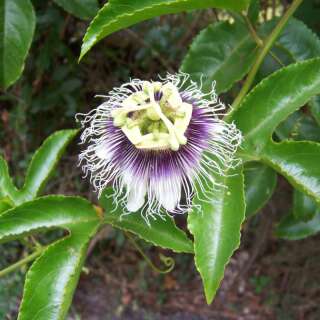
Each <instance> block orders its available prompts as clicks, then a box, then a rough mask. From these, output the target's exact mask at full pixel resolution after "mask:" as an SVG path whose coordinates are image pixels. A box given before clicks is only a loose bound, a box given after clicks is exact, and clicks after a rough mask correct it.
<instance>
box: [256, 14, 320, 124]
mask: <svg viewBox="0 0 320 320" xmlns="http://www.w3.org/2000/svg"><path fill="white" fill-rule="evenodd" d="M277 22H278V19H274V20H271V21H269V22H267V23H265V24H264V25H263V26H262V27H261V28H260V33H261V34H262V35H264V36H266V35H268V34H269V33H270V32H271V30H272V29H273V28H274V27H275V25H276V23H277ZM272 51H273V53H275V54H276V55H277V56H278V57H279V58H280V60H281V61H282V63H284V64H285V65H287V64H289V63H292V62H295V61H303V60H306V59H311V58H315V57H319V56H320V39H319V38H318V37H317V35H316V34H314V33H313V32H312V30H310V29H309V28H308V27H307V26H306V25H305V24H304V23H303V22H302V21H300V20H298V19H295V18H290V20H289V21H288V23H287V24H286V26H285V28H284V29H283V31H282V33H281V34H280V36H279V37H278V39H277V41H276V43H275V46H274V47H273V48H272ZM285 55H287V56H288V58H287V57H286V56H285ZM280 67H281V66H280V65H279V63H278V62H276V61H275V60H274V59H273V58H272V57H270V56H268V57H267V58H266V59H265V61H264V63H263V64H262V66H261V68H260V70H261V71H260V73H261V74H262V75H260V78H261V77H265V76H267V75H268V74H270V73H272V72H274V71H275V70H277V69H279V68H280ZM309 104H310V106H311V112H312V114H313V116H314V118H315V120H316V121H317V122H318V124H319V125H320V97H313V98H312V99H311V101H310V102H309Z"/></svg>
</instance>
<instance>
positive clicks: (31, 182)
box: [17, 130, 78, 204]
mask: <svg viewBox="0 0 320 320" xmlns="http://www.w3.org/2000/svg"><path fill="white" fill-rule="evenodd" d="M77 132H78V130H61V131H57V132H55V133H53V134H52V135H51V136H49V137H48V138H47V139H46V140H45V141H44V142H43V144H42V145H41V146H40V148H39V149H38V150H37V151H36V152H35V154H34V155H33V157H32V160H31V163H30V165H29V167H28V170H27V174H26V178H25V183H24V186H23V187H22V189H21V191H20V194H19V199H18V202H17V204H21V203H23V202H25V201H28V200H32V199H34V198H35V197H36V196H37V195H38V194H39V192H40V191H41V190H42V188H43V187H44V185H45V183H46V182H47V180H48V179H49V178H50V175H51V174H52V172H53V170H54V168H55V167H56V165H57V163H58V161H59V160H60V158H61V156H62V154H63V152H64V151H65V149H66V147H67V145H68V144H69V143H70V141H71V140H72V139H73V138H74V137H75V135H76V134H77Z"/></svg>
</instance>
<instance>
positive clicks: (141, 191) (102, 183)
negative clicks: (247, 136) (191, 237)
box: [77, 73, 241, 221]
mask: <svg viewBox="0 0 320 320" xmlns="http://www.w3.org/2000/svg"><path fill="white" fill-rule="evenodd" d="M102 97H103V98H104V99H105V101H104V102H103V103H102V104H101V105H100V106H99V107H97V108H96V109H94V110H92V111H91V112H89V113H88V114H78V115H77V119H80V121H81V125H82V127H83V128H84V131H83V133H82V135H81V143H83V144H86V148H85V149H84V150H83V151H82V152H81V154H80V156H79V160H80V163H81V165H82V169H83V171H84V173H85V175H89V176H90V181H91V183H92V184H93V186H94V188H95V189H96V190H97V191H98V192H99V196H100V195H101V193H102V191H103V190H104V189H105V188H106V187H107V186H108V185H112V186H113V189H114V201H115V202H116V204H117V205H121V206H122V207H123V210H124V213H130V212H136V211H138V210H141V213H142V215H143V217H144V218H145V219H146V220H147V221H148V219H149V218H150V217H152V218H155V217H156V216H163V214H166V213H171V214H175V213H185V212H187V211H188V210H189V209H190V208H191V206H192V199H193V197H194V196H198V193H199V192H198V191H200V190H201V193H202V194H203V195H204V197H205V198H206V199H203V200H204V201H206V200H208V199H210V195H211V194H212V193H213V192H214V191H215V188H216V187H217V182H216V181H215V179H214V178H213V176H214V175H213V173H215V174H218V175H224V174H225V172H227V171H228V170H227V169H228V168H231V167H234V166H236V165H237V164H238V160H237V159H236V158H235V156H234V155H235V152H236V150H237V147H238V146H239V145H240V143H241V133H240V131H239V130H238V129H237V128H236V127H235V125H234V124H229V123H226V122H224V121H223V120H222V119H221V116H222V115H223V114H224V113H225V109H226V108H225V105H224V104H223V103H222V102H221V101H220V100H219V99H218V97H217V95H216V93H215V90H214V85H213V89H212V91H211V92H210V93H206V94H205V93H202V92H201V88H200V87H198V86H197V84H196V83H195V82H192V81H190V80H189V76H188V75H187V74H184V73H179V74H175V75H171V74H168V75H167V76H166V77H165V78H159V81H142V80H139V79H133V80H131V81H130V82H128V83H126V84H123V85H122V86H121V87H119V88H115V89H113V90H112V91H111V92H110V93H109V94H108V95H106V96H102Z"/></svg>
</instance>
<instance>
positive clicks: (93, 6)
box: [54, 0, 99, 20]
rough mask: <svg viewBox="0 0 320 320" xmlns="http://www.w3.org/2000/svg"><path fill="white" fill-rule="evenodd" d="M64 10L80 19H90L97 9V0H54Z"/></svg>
mask: <svg viewBox="0 0 320 320" xmlns="http://www.w3.org/2000/svg"><path fill="white" fill-rule="evenodd" d="M54 2H55V3H56V4H58V5H59V6H61V7H62V8H63V9H64V10H66V11H68V12H69V13H71V14H72V15H74V16H76V17H78V18H80V19H84V20H86V19H90V18H93V17H94V15H95V14H96V13H97V12H98V10H99V5H98V1H97V0H54Z"/></svg>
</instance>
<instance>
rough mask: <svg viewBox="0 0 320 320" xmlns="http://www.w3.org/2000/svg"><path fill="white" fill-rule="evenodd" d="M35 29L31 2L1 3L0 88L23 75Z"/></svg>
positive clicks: (16, 0) (12, 0) (3, 0)
mask: <svg viewBox="0 0 320 320" xmlns="http://www.w3.org/2000/svg"><path fill="white" fill-rule="evenodd" d="M34 28H35V14H34V10H33V7H32V4H31V2H30V0H23V1H21V0H1V1H0V87H4V88H7V87H9V86H10V85H11V84H13V83H14V82H15V81H16V80H17V79H18V78H19V76H20V75H21V73H22V71H23V68H24V60H25V58H26V56H27V53H28V50H29V47H30V44H31V41H32V37H33V32H34Z"/></svg>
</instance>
